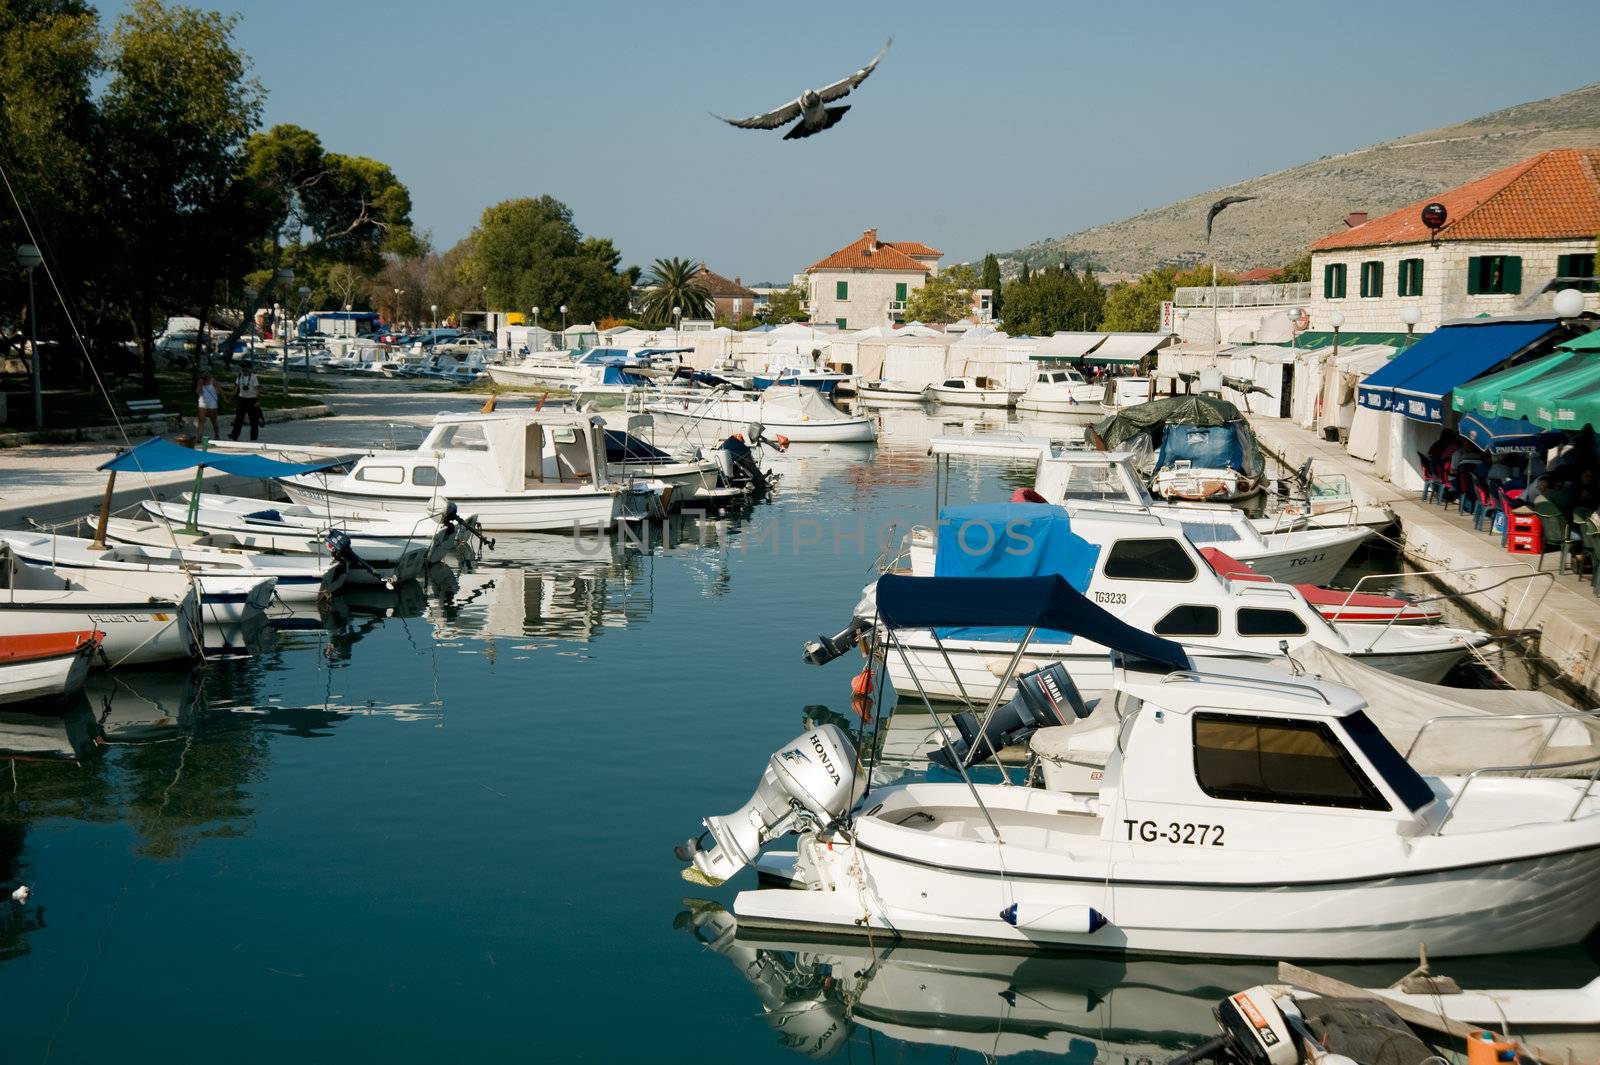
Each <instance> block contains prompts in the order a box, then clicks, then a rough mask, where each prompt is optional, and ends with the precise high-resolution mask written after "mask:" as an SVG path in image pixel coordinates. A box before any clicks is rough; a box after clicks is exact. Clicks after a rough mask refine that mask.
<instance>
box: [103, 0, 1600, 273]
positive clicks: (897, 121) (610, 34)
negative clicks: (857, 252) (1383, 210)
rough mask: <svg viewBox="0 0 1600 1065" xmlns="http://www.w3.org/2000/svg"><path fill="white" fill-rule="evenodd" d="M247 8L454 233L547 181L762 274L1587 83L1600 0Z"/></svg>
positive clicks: (1173, 193) (599, 209) (1342, 147)
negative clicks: (872, 235)
mask: <svg viewBox="0 0 1600 1065" xmlns="http://www.w3.org/2000/svg"><path fill="white" fill-rule="evenodd" d="M190 2H192V3H199V4H204V3H205V0H190ZM234 3H236V4H237V6H232V5H230V4H229V3H227V2H226V0H225V2H224V3H223V4H221V5H219V7H220V9H221V10H224V11H232V12H236V13H237V14H238V15H239V18H240V22H239V26H238V28H237V31H236V34H237V41H238V43H239V45H240V46H241V47H243V49H244V50H245V51H246V52H248V53H249V55H250V56H251V57H252V59H253V61H254V73H255V75H256V76H257V77H258V78H259V79H260V80H261V81H262V82H263V84H264V85H265V86H266V88H267V90H268V93H269V95H268V98H267V103H266V109H265V114H264V121H265V123H266V124H267V125H271V124H274V123H278V122H292V123H296V124H299V125H302V126H305V127H307V128H309V129H311V130H314V131H315V132H316V133H317V134H318V135H319V136H320V137H321V138H322V141H323V144H324V145H325V146H326V147H327V148H328V149H329V150H332V151H339V152H344V153H348V154H355V155H367V156H371V157H373V158H376V159H380V160H382V161H384V162H386V163H388V164H390V165H391V166H392V167H393V168H394V170H395V172H396V174H397V175H398V176H399V177H400V179H401V180H402V181H404V182H405V183H406V185H407V186H408V187H409V188H410V190H411V195H412V201H413V211H412V216H413V221H414V223H415V224H416V225H417V227H418V228H419V229H422V230H427V231H429V232H430V233H431V237H432V240H433V242H434V244H435V246H437V247H439V248H441V249H443V248H446V247H449V246H450V245H451V244H453V243H454V242H455V241H457V240H459V239H460V238H461V237H463V236H465V235H466V234H467V233H469V232H470V231H471V229H472V227H473V225H474V224H475V223H476V222H477V219H478V217H479V216H480V214H481V213H482V211H483V209H484V208H485V207H487V206H489V205H491V204H493V203H497V202H499V201H501V200H505V199H510V198H514V197H520V196H538V195H542V194H546V193H548V194H549V195H552V196H554V197H556V198H557V199H559V200H561V201H563V202H564V203H566V204H567V205H568V206H569V207H571V209H572V212H573V216H574V221H575V222H576V223H577V225H578V227H579V228H580V229H582V230H583V231H584V232H585V233H586V234H590V235H597V236H608V237H611V238H612V239H613V240H615V241H616V242H617V245H618V247H619V248H621V250H622V252H623V255H624V261H625V262H627V263H640V264H646V265H647V264H648V263H649V262H650V261H652V260H654V259H656V258H658V257H665V256H684V257H688V258H694V259H699V260H702V261H704V262H705V263H707V264H708V265H709V266H710V267H711V268H712V269H714V270H716V271H717V272H719V273H722V274H726V275H727V276H729V277H732V276H735V275H738V276H741V277H742V278H743V279H744V281H745V282H746V283H755V282H758V281H765V280H774V281H779V282H785V281H787V279H788V278H789V277H790V276H791V275H792V274H794V273H796V272H798V271H801V270H803V269H804V268H805V267H806V266H807V265H809V264H810V263H812V262H814V261H815V260H817V259H820V258H821V257H823V256H824V255H826V254H828V253H829V252H831V251H833V250H834V249H836V248H838V247H840V246H842V245H844V244H846V243H848V242H850V241H851V240H854V239H855V238H857V237H858V236H860V234H861V231H862V230H864V229H866V228H868V227H871V226H876V227H877V228H878V230H879V236H880V237H881V238H882V239H884V240H916V241H922V242H923V243H927V244H932V245H933V246H935V247H937V248H940V249H942V250H943V251H944V252H945V255H946V260H945V261H946V262H954V261H965V260H973V259H977V258H980V257H981V256H982V255H983V254H984V253H985V252H987V251H991V250H993V251H1000V250H1005V249H1010V248H1016V247H1019V246H1021V245H1023V244H1026V243H1029V242H1031V241H1033V240H1037V239H1041V238H1044V237H1050V236H1059V235H1061V234H1064V233H1069V232H1072V231H1074V230H1078V229H1082V228H1084V227H1087V226H1090V225H1094V224H1096V223H1099V222H1105V221H1110V220H1113V219H1116V218H1121V217H1125V216H1127V215H1130V214H1134V213H1137V212H1139V211H1142V210H1145V209H1148V208H1153V207H1159V206H1161V205H1163V204H1165V203H1168V202H1170V201H1172V200H1175V199H1179V198H1182V197H1184V196H1188V195H1191V194H1193V193H1196V192H1200V191H1203V190H1205V189H1209V188H1214V187H1217V186H1220V185H1225V184H1229V183H1231V182H1234V181H1238V180H1241V179H1244V178H1248V177H1252V176H1255V175H1257V174H1260V173H1264V172H1267V171H1271V170H1277V169H1281V168H1283V167H1288V166H1294V165H1297V164H1299V163H1302V162H1305V161H1307V160H1310V159H1314V158H1316V157H1318V156H1321V155H1327V154H1332V153H1335V152H1340V151H1347V150H1350V149H1353V148H1357V147H1361V146H1363V145H1367V144H1372V143H1375V142H1377V141H1382V140H1386V139H1388V138H1390V137H1394V136H1399V135H1402V134H1406V133H1412V132H1417V131H1421V130H1426V129H1431V128H1434V127H1437V126H1443V125H1448V124H1451V123H1454V122H1458V121H1461V120H1463V119H1467V118H1471V117H1474V116H1476V115H1479V114H1482V113H1484V112H1487V111H1492V110H1496V109H1498V108H1501V107H1506V106H1509V105H1511V104H1515V103H1521V102H1524V101H1527V100H1533V99H1539V98H1541V97H1545V96H1551V95H1554V94H1557V93H1561V92H1566V91H1568V90H1571V89H1574V88H1577V87H1578V86H1580V85H1582V84H1584V83H1585V82H1586V81H1588V80H1589V79H1592V78H1595V77H1597V75H1596V73H1595V68H1594V66H1593V65H1592V57H1593V55H1592V49H1590V48H1589V47H1588V46H1587V45H1585V44H1582V43H1580V42H1584V41H1594V40H1596V39H1600V3H1596V2H1595V0H1550V2H1547V3H1544V4H1541V5H1538V6H1536V7H1528V6H1526V5H1518V4H1507V3H1504V2H1503V0H1496V2H1479V0H1448V2H1438V0H1435V2H1431V3H1420V2H1412V0H1387V2H1367V0H1342V2H1341V3H1338V4H1305V3H1296V2H1288V3H1285V2H1281V0H1280V2H1266V0H1262V2H1243V0H1241V2H1228V0H1209V2H1207V3H1203V4H1195V3H1193V2H1189V3H1165V2H1146V3H1132V2H1127V0H1123V2H1116V3H1099V2H1096V3H1086V2H1073V0H1057V2H1053V3H1047V2H1039V3H1004V2H1001V0H991V2H987V3H974V2H970V0H969V2H967V3H945V2H942V0H916V2H909V3H901V2H889V0H884V2H871V3H866V2H861V0H856V2H853V3H850V2H847V3H832V2H827V0H784V2H780V3H771V2H769V3H761V4H749V3H745V4H733V3H711V2H707V3H687V4H684V3H680V4H664V3H643V2H638V3H625V2H608V0H571V2H566V3H546V2H539V0H453V2H450V3H440V2H439V0H382V2H378V0H320V2H311V0H234ZM103 10H104V12H105V13H106V14H107V15H108V16H109V15H114V14H115V13H116V11H117V10H119V5H117V4H115V3H109V4H107V5H106V6H105V7H104V8H103ZM890 36H893V38H894V46H893V49H892V50H891V51H890V53H889V55H888V56H887V57H886V58H885V59H884V61H883V63H882V65H880V66H879V68H878V70H877V71H876V72H875V73H874V74H873V76H872V77H871V78H869V79H868V80H867V81H866V82H865V83H864V84H863V85H862V86H861V87H860V88H859V89H857V90H856V91H855V92H854V93H853V94H852V95H851V97H850V99H849V100H847V101H845V102H847V103H849V104H851V105H852V107H853V109H852V110H851V112H850V113H849V114H848V115H847V116H845V118H844V120H843V121H842V122H841V123H840V124H839V125H837V126H835V127H834V128H833V129H831V130H829V131H827V132H826V133H824V134H820V135H818V136H815V137H811V138H809V139H806V140H800V141H784V140H783V139H782V131H778V132H761V131H745V130H738V129H734V128H732V127H730V126H726V125H724V124H723V123H721V122H718V121H717V120H716V119H714V118H712V117H711V115H710V112H715V113H717V114H723V115H728V116H733V117H742V116H745V115H751V114H756V113H758V112H761V111H765V110H767V109H769V108H771V107H774V106H776V105H779V104H782V103H785V102H787V101H788V100H791V99H793V98H794V97H795V96H797V95H799V93H800V91H801V90H802V89H805V88H807V87H817V86H820V85H824V84H827V83H828V82H831V81H834V80H835V79H837V78H839V77H841V76H843V75H844V74H846V73H848V72H850V71H852V70H854V69H856V68H858V67H860V66H861V65H862V64H864V63H865V62H867V61H868V60H869V59H871V57H872V56H873V55H874V54H875V53H876V52H877V51H878V49H879V48H880V47H881V46H882V44H883V42H884V41H885V39H887V38H889V37H890Z"/></svg>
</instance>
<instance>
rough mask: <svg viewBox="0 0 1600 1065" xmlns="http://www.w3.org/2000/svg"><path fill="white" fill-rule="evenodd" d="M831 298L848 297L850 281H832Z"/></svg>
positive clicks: (840, 298)
mask: <svg viewBox="0 0 1600 1065" xmlns="http://www.w3.org/2000/svg"><path fill="white" fill-rule="evenodd" d="M833 298H834V299H836V300H847V299H849V298H850V282H848V281H835V282H834V283H833Z"/></svg>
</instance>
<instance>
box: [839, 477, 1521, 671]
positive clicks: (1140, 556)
mask: <svg viewBox="0 0 1600 1065" xmlns="http://www.w3.org/2000/svg"><path fill="white" fill-rule="evenodd" d="M941 522H942V524H943V526H944V529H945V532H944V533H943V534H942V535H940V536H939V537H938V538H937V541H936V543H937V547H936V551H937V554H936V555H935V557H934V564H933V566H932V567H931V570H930V568H929V567H928V566H927V562H926V560H927V558H928V557H929V555H930V554H933V551H926V552H922V553H920V557H919V559H918V560H917V561H914V563H913V568H912V570H911V573H912V575H913V576H916V577H918V579H932V578H933V577H971V576H979V575H1008V576H1017V575H1028V576H1033V575H1040V576H1043V575H1052V574H1054V575H1060V576H1062V577H1064V578H1065V579H1066V580H1067V581H1068V582H1069V583H1071V584H1072V585H1073V587H1075V588H1081V589H1083V590H1084V594H1085V595H1087V596H1088V597H1089V598H1090V599H1092V600H1093V601H1094V602H1096V603H1100V604H1102V605H1105V606H1107V607H1110V608H1113V609H1115V610H1116V611H1117V615H1118V617H1120V618H1121V619H1122V620H1123V621H1125V622H1127V623H1128V624H1130V625H1134V626H1137V627H1139V628H1140V629H1142V630H1144V631H1146V632H1151V633H1154V634H1155V635H1157V636H1162V637H1166V638H1168V639H1172V640H1175V641H1177V642H1179V643H1181V644H1182V645H1183V646H1184V647H1185V648H1186V649H1187V650H1189V651H1190V652H1191V653H1195V654H1204V655H1210V656H1216V657H1242V658H1253V657H1260V656H1281V655H1283V654H1286V653H1288V654H1292V653H1293V652H1294V650H1295V649H1296V648H1299V647H1303V646H1306V645H1309V644H1317V645H1320V646H1322V647H1325V648H1327V649H1329V650H1332V651H1337V652H1339V653H1340V654H1345V655H1349V656H1350V657H1352V658H1355V659H1357V660H1359V661H1361V662H1363V663H1364V664H1366V665H1369V666H1372V667H1374V668H1376V669H1381V670H1383V671H1384V672H1386V673H1394V674H1396V675H1398V676H1402V677H1409V678H1411V679H1413V680H1421V681H1427V682H1429V683H1435V682H1437V681H1439V680H1441V679H1443V677H1444V675H1445V674H1446V673H1448V672H1449V671H1450V669H1451V668H1452V667H1453V666H1455V665H1456V664H1457V663H1458V662H1460V661H1461V660H1462V659H1463V658H1465V657H1466V656H1467V654H1468V652H1469V651H1470V650H1471V649H1472V648H1474V647H1479V646H1482V645H1484V644H1486V643H1488V642H1489V641H1490V639H1491V637H1489V636H1488V635H1487V634H1485V633H1481V632H1475V631H1472V630H1467V629H1456V628H1450V627H1446V626H1442V625H1426V626H1421V625H1371V624H1364V623H1357V622H1337V623H1335V622H1330V621H1328V619H1327V618H1325V617H1324V616H1323V615H1322V613H1321V612H1320V611H1319V610H1318V609H1317V608H1316V607H1315V606H1313V605H1312V604H1311V603H1309V602H1307V601H1306V598H1305V596H1304V595H1302V594H1301V593H1300V592H1299V591H1298V590H1297V589H1296V588H1294V587H1293V586H1292V585H1288V584H1279V583H1275V582H1265V583H1261V582H1248V581H1230V580H1228V579H1227V578H1225V577H1223V576H1222V575H1220V574H1219V573H1218V572H1217V571H1216V570H1215V569H1213V568H1212V566H1211V565H1210V563H1208V562H1207V561H1206V559H1205V558H1204V556H1202V555H1201V554H1200V551H1199V549H1198V548H1196V547H1195V545H1194V544H1193V543H1191V542H1190V541H1189V540H1188V538H1187V537H1186V536H1185V535H1184V533H1183V527H1182V523H1181V522H1180V521H1178V520H1177V519H1176V518H1173V517H1170V516H1167V515H1157V514H1155V513H1150V514H1138V513H1114V512H1103V511H1095V510H1091V509H1087V508H1086V509H1078V508H1071V509H1070V510H1069V509H1066V508H1060V507H1052V506H1049V505H1046V504H1038V503H1018V504H998V505H983V506H971V507H948V508H946V509H945V510H944V511H943V512H942V514H941ZM947 537H948V539H947ZM869 592H870V589H869ZM875 611H876V605H875V604H874V603H873V602H872V601H871V596H870V594H869V595H868V596H867V597H866V598H865V599H864V600H863V601H862V602H861V603H860V604H859V605H858V606H857V607H856V619H857V622H858V623H859V624H862V625H867V626H870V625H871V624H872V622H873V618H874V615H875ZM1019 637H1020V633H1007V632H1004V631H996V630H992V629H981V628H980V629H962V630H953V631H949V632H944V633H941V634H939V636H938V637H937V638H936V637H935V635H934V634H933V633H931V632H906V633H901V634H900V642H901V643H902V644H903V646H904V647H905V650H906V655H904V656H896V657H894V658H891V659H890V661H889V663H888V670H889V676H890V678H891V679H892V680H893V681H894V683H895V687H896V689H897V690H899V691H902V692H911V691H915V690H917V688H918V686H920V688H921V690H923V691H925V692H927V693H928V694H929V695H933V696H938V697H940V698H943V699H953V700H962V701H966V700H971V699H988V698H989V697H990V696H992V695H993V693H994V690H995V683H996V679H995V678H996V675H997V671H998V669H999V667H1001V666H1003V665H1004V664H1005V663H1006V662H1007V661H1009V660H1010V658H1011V657H1012V656H1013V655H1014V654H1016V653H1017V647H1018V640H1019ZM1026 661H1027V663H1028V668H1033V667H1036V666H1041V665H1046V664H1048V663H1050V662H1062V663H1064V664H1065V665H1066V667H1067V669H1068V671H1069V672H1070V673H1071V674H1072V679H1073V682H1074V683H1076V684H1077V685H1078V687H1079V688H1080V689H1082V690H1083V691H1084V692H1086V693H1088V695H1089V696H1090V697H1091V698H1093V697H1095V696H1097V695H1099V694H1100V693H1101V692H1102V691H1104V690H1105V688H1106V685H1107V684H1108V683H1109V682H1110V679H1111V662H1110V659H1109V658H1108V656H1107V652H1106V649H1105V648H1104V647H1098V646H1096V645H1094V644H1093V643H1091V642H1090V641H1088V640H1085V639H1083V638H1081V637H1080V638H1077V639H1065V640H1063V639H1061V638H1059V637H1057V636H1052V635H1049V634H1041V635H1040V636H1039V637H1038V638H1036V639H1034V640H1033V641H1031V643H1030V645H1029V649H1028V654H1027V659H1026ZM913 671H914V674H913Z"/></svg>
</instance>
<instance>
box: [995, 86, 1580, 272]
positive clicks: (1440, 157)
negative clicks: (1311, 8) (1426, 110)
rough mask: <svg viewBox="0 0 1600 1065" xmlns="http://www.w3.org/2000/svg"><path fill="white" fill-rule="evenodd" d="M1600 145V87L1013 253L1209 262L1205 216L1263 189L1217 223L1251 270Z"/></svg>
mask: <svg viewBox="0 0 1600 1065" xmlns="http://www.w3.org/2000/svg"><path fill="white" fill-rule="evenodd" d="M1595 146H1600V82H1597V83H1595V84H1593V85H1587V86H1584V87H1583V88H1581V89H1576V90H1574V91H1572V92H1569V93H1563V94H1562V95H1560V96H1552V97H1550V98H1549V99H1547V100H1535V101H1534V102H1532V103H1526V104H1518V105H1517V106H1515V107H1508V108H1506V109H1505V110H1503V111H1495V112H1494V113H1492V114H1487V115H1484V116H1482V117H1481V118H1475V119H1472V120H1471V121H1468V122H1462V123H1460V124H1459V125H1454V126H1447V127H1445V128H1444V129H1436V130H1431V131H1429V132H1427V133H1416V134H1413V135H1411V136H1409V137H1401V138H1399V139H1397V140H1392V141H1386V142H1384V143H1382V144H1377V145H1373V146H1372V147H1370V148H1361V149H1358V150H1357V151H1353V152H1345V153H1343V154H1342V155H1329V156H1324V157H1323V158H1321V159H1318V160H1315V161H1314V162H1310V163H1305V164H1303V165H1301V166H1297V167H1294V168H1293V169H1291V170H1280V171H1277V172H1276V173H1272V174H1264V175H1262V176H1261V177H1258V178H1252V179H1251V180H1249V181H1241V182H1239V183H1238V184H1236V185H1229V186H1227V187H1226V188H1220V189H1212V190H1210V191H1208V192H1202V193H1199V194H1197V195H1195V196H1191V197H1189V198H1188V199H1185V200H1179V201H1178V202H1177V203H1173V204H1168V205H1167V206H1165V207H1159V208H1156V209H1155V210H1151V211H1145V212H1144V213H1142V214H1137V215H1134V216H1133V217H1132V218H1124V219H1122V220H1121V221H1117V222H1107V223H1106V224H1104V225H1099V226H1095V227H1094V228H1092V229H1085V230H1082V231H1081V232H1078V233H1071V234H1068V235H1067V236H1064V237H1056V238H1053V239H1049V240H1042V241H1039V242H1037V243H1034V244H1030V245H1028V246H1027V247H1025V248H1021V249H1018V250H1016V251H1012V252H1007V253H1005V254H1004V255H1003V256H1002V261H1005V260H1012V261H1011V262H1007V263H1006V265H1007V266H1008V267H1011V268H1015V266H1016V265H1017V263H1018V262H1020V261H1023V260H1026V261H1027V262H1029V263H1030V264H1033V265H1040V264H1046V263H1058V262H1060V261H1061V258H1062V256H1063V255H1064V254H1065V255H1068V256H1071V258H1072V259H1073V261H1074V262H1077V263H1079V264H1083V263H1092V264H1093V265H1094V266H1095V268H1096V269H1098V270H1101V271H1109V272H1116V273H1122V272H1129V273H1137V272H1139V271H1142V270H1146V269H1149V268H1151V267H1153V266H1160V265H1165V264H1180V265H1181V264H1189V263H1196V262H1201V261H1204V260H1205V256H1206V251H1205V212H1206V209H1207V208H1209V207H1210V206H1211V204H1213V203H1215V202H1216V200H1217V199H1218V198H1219V197H1222V196H1226V195H1242V196H1251V195H1254V196H1259V197H1261V199H1260V200H1259V201H1257V202H1255V203H1250V204H1244V205H1241V206H1239V207H1235V208H1233V209H1232V210H1230V211H1229V212H1228V214H1227V215H1226V216H1225V219H1226V220H1225V222H1220V223H1218V225H1217V230H1216V235H1215V242H1216V252H1217V261H1218V262H1219V263H1221V264H1223V265H1224V266H1226V267H1228V268H1231V269H1235V270H1240V269H1249V268H1251V267H1256V266H1273V265H1278V264H1281V263H1285V262H1289V261H1291V260H1293V259H1296V258H1298V257H1299V256H1301V255H1303V254H1304V253H1305V249H1306V245H1308V244H1309V243H1311V241H1313V240H1315V239H1316V238H1318V237H1320V236H1322V235H1323V234H1325V233H1330V232H1332V231H1333V230H1335V229H1338V228H1339V227H1340V226H1341V225H1342V224H1343V222H1344V218H1345V216H1346V215H1347V214H1349V213H1350V212H1351V211H1357V210H1365V211H1368V212H1370V213H1371V214H1372V215H1373V216H1374V217H1376V216H1377V215H1380V214H1383V213H1385V212H1388V211H1392V210H1394V209H1395V208H1397V207H1401V206H1404V205H1405V204H1407V203H1410V202H1412V201H1414V200H1418V199H1421V198H1422V197H1425V196H1428V195H1429V194H1431V193H1434V192H1438V191H1441V190H1443V189H1447V188H1451V187H1453V186H1455V185H1459V184H1461V183H1463V182H1465V181H1470V180H1471V179H1473V178H1475V177H1481V176H1482V175H1484V174H1487V173H1490V172H1491V171H1494V170H1497V169H1499V168H1500V167H1503V166H1509V165H1510V164H1511V163H1514V162H1516V161H1518V160H1519V159H1524V158H1526V157H1528V156H1530V155H1533V154H1534V153H1535V152H1540V151H1543V150H1545V149H1547V148H1587V147H1595Z"/></svg>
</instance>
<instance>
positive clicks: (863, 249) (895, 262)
mask: <svg viewBox="0 0 1600 1065" xmlns="http://www.w3.org/2000/svg"><path fill="white" fill-rule="evenodd" d="M907 246H909V247H912V248H926V249H927V250H926V251H923V252H918V253H917V254H919V255H937V254H939V253H938V252H936V251H934V250H933V249H932V248H928V246H927V245H926V244H916V243H908V244H890V243H888V242H886V241H881V240H879V239H878V231H877V230H876V229H869V230H867V231H866V232H865V233H863V234H861V237H860V239H859V240H854V241H851V242H850V243H849V244H846V245H845V246H844V247H842V248H840V249H839V250H838V251H836V252H834V253H833V254H832V255H829V256H828V257H826V258H824V259H819V260H818V261H817V262H814V263H812V264H811V265H810V266H808V267H806V273H808V274H809V273H811V272H812V271H814V270H893V271H896V272H898V273H928V272H929V270H930V267H929V266H928V264H927V263H920V262H918V261H917V260H915V259H913V258H912V257H911V256H910V255H909V254H908V253H907V252H905V251H903V250H901V249H902V248H903V247H907Z"/></svg>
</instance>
